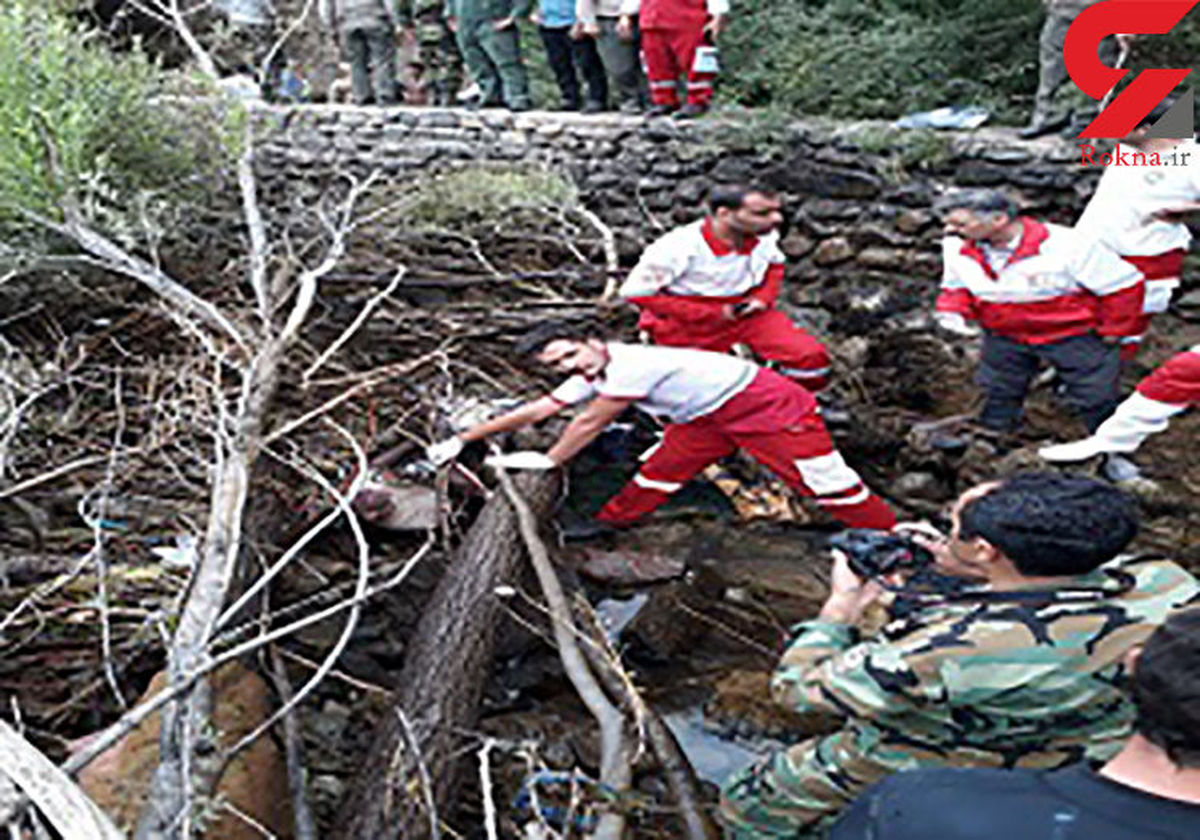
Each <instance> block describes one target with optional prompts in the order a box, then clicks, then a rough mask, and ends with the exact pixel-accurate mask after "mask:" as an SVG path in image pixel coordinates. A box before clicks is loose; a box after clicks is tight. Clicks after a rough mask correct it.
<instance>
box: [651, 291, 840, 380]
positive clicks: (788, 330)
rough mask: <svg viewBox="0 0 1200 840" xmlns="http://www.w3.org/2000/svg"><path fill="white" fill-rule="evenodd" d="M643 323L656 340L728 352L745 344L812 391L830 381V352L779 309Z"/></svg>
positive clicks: (654, 320) (653, 320) (661, 342)
mask: <svg viewBox="0 0 1200 840" xmlns="http://www.w3.org/2000/svg"><path fill="white" fill-rule="evenodd" d="M640 325H641V326H642V327H643V328H644V329H646V330H647V331H648V332H649V333H650V337H651V338H652V339H653V340H654V343H655V344H662V345H664V346H666V347H694V348H696V349H697V350H711V351H713V352H715V353H728V352H729V350H730V349H731V348H732V347H733V345H735V344H745V345H747V346H748V347H749V348H750V350H751V351H752V352H753V353H754V355H755V356H757V357H758V358H759V359H762V360H764V361H769V362H776V363H777V368H776V369H777V370H778V371H779V372H780V373H782V374H783V375H784V376H787V377H788V378H790V379H794V380H796V381H797V382H798V383H800V384H801V385H803V386H804V387H805V388H807V389H808V390H810V391H819V390H821V389H822V388H824V387H825V386H826V385H827V384H828V382H829V354H828V353H827V352H826V351H825V348H824V347H822V346H821V342H819V341H817V340H816V339H815V338H813V337H812V336H811V335H809V334H808V333H806V332H805V331H804V330H802V329H800V328H799V327H797V326H796V325H795V324H793V323H792V322H791V321H790V320H789V319H788V317H787V316H786V315H784V314H783V313H782V312H780V311H779V310H778V309H765V310H763V311H762V312H758V313H755V314H754V315H751V316H750V317H748V318H741V319H739V320H737V321H722V322H714V321H709V322H706V323H704V325H703V326H702V327H701V326H697V325H693V324H689V323H684V322H682V321H667V320H661V319H657V318H653V317H652V318H646V317H645V316H644V315H643V317H642V321H641V323H640Z"/></svg>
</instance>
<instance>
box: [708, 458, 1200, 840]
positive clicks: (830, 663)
mask: <svg viewBox="0 0 1200 840" xmlns="http://www.w3.org/2000/svg"><path fill="white" fill-rule="evenodd" d="M951 522H952V529H951V533H950V536H949V538H947V539H945V540H944V541H938V542H933V541H928V542H926V543H925V544H926V546H927V547H928V548H929V549H930V550H931V551H932V553H933V555H934V562H935V564H936V570H937V571H939V572H941V573H943V574H945V575H947V576H949V577H950V578H961V579H964V580H965V583H962V584H959V585H958V586H955V587H949V586H947V587H945V588H943V589H941V590H936V591H925V592H922V593H908V594H906V595H905V596H904V601H905V603H906V605H907V606H909V607H913V608H912V609H910V611H909V612H907V614H906V615H905V616H904V618H903V619H902V620H897V621H894V622H892V623H891V624H889V625H887V626H886V627H884V628H883V630H882V631H881V632H880V633H879V634H878V635H877V636H875V637H872V638H868V639H860V638H859V633H858V630H857V629H856V628H855V622H856V621H857V620H858V619H859V617H860V616H861V614H862V612H863V610H864V609H865V607H866V606H867V605H868V604H870V603H871V602H873V601H874V600H876V599H877V598H878V597H879V596H880V595H881V594H882V593H883V589H882V588H881V587H880V585H879V584H878V583H876V582H873V581H864V580H860V579H859V578H857V577H856V576H855V575H854V574H853V572H851V571H850V567H849V565H848V563H847V562H846V559H845V558H844V557H841V556H838V557H835V560H834V565H833V574H832V581H831V588H832V591H831V594H830V596H829V599H828V600H827V601H826V602H825V605H824V607H823V608H822V610H821V612H820V614H819V615H818V617H817V618H816V619H814V620H812V621H806V622H802V623H801V624H799V625H797V626H796V628H795V629H794V632H795V635H794V637H793V638H792V640H791V643H790V644H789V645H788V647H787V650H786V651H785V653H784V654H783V658H782V660H781V661H780V663H779V666H778V667H777V669H776V671H775V674H774V676H773V678H772V681H771V692H772V695H773V697H774V698H775V700H777V701H778V702H780V703H782V704H784V705H785V706H788V707H789V708H792V709H796V710H799V711H802V712H805V711H810V710H821V711H826V712H832V713H834V714H837V715H841V716H844V717H845V718H846V722H845V724H844V725H843V727H842V729H841V730H839V731H838V732H836V733H834V734H832V735H826V736H823V737H819V738H816V739H813V740H810V741H806V742H803V743H801V744H798V745H796V746H793V747H791V748H789V749H787V750H785V751H781V752H778V753H775V754H773V755H770V756H768V757H766V758H765V759H764V760H763V761H762V762H760V763H759V764H757V765H755V766H751V767H749V768H747V769H746V770H743V771H741V772H740V773H738V774H736V775H735V776H734V778H733V779H732V780H731V781H730V782H729V783H728V784H727V786H726V788H725V790H724V791H723V792H722V795H721V806H720V814H721V817H722V819H723V821H724V822H725V824H726V827H727V829H728V833H727V837H731V838H736V840H749V838H781V837H786V838H807V837H821V836H823V834H824V831H825V830H826V829H827V828H828V826H829V823H830V821H831V820H832V819H833V818H834V817H836V816H837V814H838V813H839V812H840V811H841V810H842V809H843V808H845V807H846V806H847V805H848V804H849V803H850V802H851V801H853V800H854V799H855V797H857V796H858V794H859V793H861V792H862V791H863V790H864V789H865V788H866V787H867V786H868V785H871V784H873V783H874V782H877V781H879V780H880V779H882V778H884V777H885V776H887V775H889V774H891V773H895V772H897V771H900V770H909V769H914V768H919V767H931V766H948V765H950V766H979V767H1007V768H1011V767H1047V768H1054V767H1061V766H1064V765H1068V764H1073V763H1075V762H1078V761H1081V760H1083V759H1085V758H1093V757H1094V758H1108V757H1110V756H1111V755H1112V754H1113V753H1115V752H1116V751H1117V750H1118V749H1119V748H1120V745H1121V741H1122V739H1124V738H1125V737H1127V736H1128V735H1129V732H1130V726H1131V724H1132V721H1133V708H1132V706H1131V705H1130V704H1129V703H1128V702H1127V701H1126V699H1125V698H1124V696H1123V694H1122V691H1121V686H1120V683H1121V680H1122V678H1123V676H1124V665H1123V661H1124V656H1125V653H1126V652H1127V651H1128V650H1129V649H1130V648H1132V647H1133V646H1134V645H1137V644H1140V643H1141V642H1143V641H1144V640H1145V639H1146V638H1147V637H1148V636H1149V635H1150V634H1151V632H1153V630H1154V629H1155V627H1157V626H1158V625H1160V624H1161V623H1162V622H1163V621H1164V620H1165V618H1166V617H1167V615H1168V614H1169V613H1170V612H1171V611H1172V610H1174V609H1175V608H1176V607H1178V606H1180V605H1183V604H1184V603H1186V602H1188V601H1189V600H1190V599H1194V598H1196V596H1197V593H1200V585H1198V584H1197V582H1196V580H1195V579H1194V578H1192V576H1191V575H1189V574H1188V573H1187V572H1185V571H1184V570H1183V569H1181V568H1180V567H1179V566H1177V565H1175V564H1174V563H1171V562H1168V561H1165V560H1139V559H1136V558H1118V557H1117V554H1118V552H1120V551H1122V550H1123V549H1124V548H1125V546H1126V545H1128V544H1129V542H1130V540H1132V539H1133V537H1134V536H1135V534H1136V533H1137V529H1138V525H1137V517H1136V508H1135V506H1134V503H1133V501H1132V499H1130V498H1129V497H1128V496H1126V495H1125V494H1124V493H1122V492H1121V491H1120V490H1118V489H1116V488H1114V487H1112V486H1111V485H1108V484H1106V483H1104V482H1101V481H1097V480H1095V479H1091V478H1085V477H1082V476H1069V475H1058V474H1054V473H1028V474H1023V475H1017V476H1014V477H1012V478H1009V479H1005V480H1001V481H996V482H990V483H987V484H982V485H979V486H978V487H975V488H973V489H971V490H968V491H967V492H966V493H964V494H963V495H962V496H960V497H959V499H958V500H957V501H956V502H955V505H954V509H953V511H952V514H951Z"/></svg>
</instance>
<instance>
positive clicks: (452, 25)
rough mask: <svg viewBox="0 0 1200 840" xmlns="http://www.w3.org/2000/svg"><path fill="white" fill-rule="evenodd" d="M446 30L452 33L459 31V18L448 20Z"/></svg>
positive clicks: (449, 18)
mask: <svg viewBox="0 0 1200 840" xmlns="http://www.w3.org/2000/svg"><path fill="white" fill-rule="evenodd" d="M446 28H447V29H449V30H450V31H451V32H457V31H458V18H452V17H448V18H446Z"/></svg>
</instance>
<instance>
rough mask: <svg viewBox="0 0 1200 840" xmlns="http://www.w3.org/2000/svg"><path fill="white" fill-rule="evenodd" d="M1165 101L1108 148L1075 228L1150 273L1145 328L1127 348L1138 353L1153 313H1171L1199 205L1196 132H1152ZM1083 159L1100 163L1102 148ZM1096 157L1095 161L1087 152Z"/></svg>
mask: <svg viewBox="0 0 1200 840" xmlns="http://www.w3.org/2000/svg"><path fill="white" fill-rule="evenodd" d="M1166 111H1167V108H1165V107H1162V106H1160V107H1157V108H1155V109H1154V110H1153V111H1151V112H1150V113H1149V114H1148V115H1147V116H1146V118H1145V119H1144V120H1143V121H1142V123H1141V124H1140V125H1139V126H1138V127H1137V128H1136V129H1135V130H1134V132H1133V133H1132V134H1131V135H1129V136H1128V137H1125V138H1124V139H1122V140H1121V142H1120V143H1119V144H1117V147H1116V148H1115V149H1113V151H1112V152H1110V153H1109V154H1111V155H1112V164H1111V165H1109V166H1105V167H1104V174H1103V175H1102V176H1100V183H1099V184H1097V185H1096V192H1095V193H1094V194H1093V195H1092V199H1091V201H1089V202H1088V205H1087V207H1086V208H1084V211H1083V215H1081V216H1080V217H1079V221H1078V222H1076V223H1075V229H1076V230H1077V231H1079V232H1080V233H1082V234H1084V235H1085V236H1089V237H1092V238H1094V239H1098V240H1099V241H1100V242H1102V243H1104V244H1105V245H1107V246H1108V247H1109V248H1111V249H1112V250H1114V251H1116V252H1117V253H1118V254H1120V255H1121V257H1122V258H1123V259H1125V260H1126V261H1128V262H1130V263H1132V264H1133V265H1134V266H1136V267H1137V269H1138V270H1139V271H1141V272H1142V275H1143V276H1144V277H1145V279H1146V301H1145V304H1144V306H1143V315H1142V319H1141V325H1140V329H1139V330H1138V333H1137V334H1136V335H1133V336H1130V337H1129V338H1128V339H1126V343H1125V346H1124V347H1123V348H1122V350H1123V352H1122V355H1123V356H1124V357H1125V358H1127V359H1132V358H1133V357H1134V356H1135V355H1137V350H1138V344H1139V342H1140V341H1141V338H1142V334H1144V333H1145V331H1146V328H1147V327H1148V326H1149V325H1150V318H1151V317H1152V316H1153V315H1155V314H1157V313H1159V312H1165V311H1166V310H1167V306H1168V305H1169V304H1170V302H1171V294H1172V293H1173V292H1174V291H1175V289H1176V288H1177V287H1178V286H1179V282H1180V278H1181V276H1182V274H1183V258H1184V256H1185V255H1186V254H1187V249H1188V245H1189V244H1190V243H1191V241H1192V235H1191V232H1190V231H1189V230H1188V227H1187V225H1186V224H1184V222H1183V218H1184V217H1185V216H1186V215H1187V214H1189V213H1196V212H1198V211H1200V146H1198V145H1197V144H1196V141H1195V140H1194V139H1192V138H1191V137H1188V138H1185V139H1175V138H1170V137H1148V136H1147V134H1148V132H1149V131H1150V129H1151V127H1152V126H1153V125H1154V123H1155V122H1157V121H1158V119H1159V118H1160V117H1162V116H1163V114H1164V113H1166ZM1081 148H1082V149H1083V157H1084V162H1085V163H1088V162H1096V163H1100V158H1101V157H1102V155H1101V153H1100V152H1099V151H1092V147H1091V146H1090V145H1088V144H1084V145H1083V146H1082V147H1081ZM1089 158H1091V159H1092V161H1089V160H1088V159H1089Z"/></svg>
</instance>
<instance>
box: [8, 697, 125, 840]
mask: <svg viewBox="0 0 1200 840" xmlns="http://www.w3.org/2000/svg"><path fill="white" fill-rule="evenodd" d="M0 771H3V772H2V773H0V778H2V777H4V776H7V777H9V778H11V779H12V780H13V781H14V782H15V783H16V784H17V786H18V787H20V788H21V789H22V790H23V791H24V792H25V794H26V795H27V796H28V797H29V799H31V800H33V802H34V803H35V804H36V805H37V807H38V809H39V810H40V811H41V812H42V813H43V814H44V815H45V816H46V818H47V819H48V820H49V821H50V823H51V824H52V825H53V826H54V828H55V830H56V831H58V833H59V834H60V835H61V836H62V837H63V838H64V840H122V838H123V836H124V835H122V834H121V832H120V831H118V830H117V828H116V826H114V825H113V824H112V821H111V820H109V818H108V816H107V815H106V814H105V813H104V811H102V810H100V808H99V807H98V806H97V805H96V804H95V803H94V802H92V801H91V800H90V799H88V797H87V794H85V793H84V792H83V791H82V790H80V789H79V787H78V786H77V785H76V784H75V783H74V782H72V781H71V779H70V777H68V776H67V774H66V773H64V772H63V771H62V770H60V769H59V768H57V767H55V766H54V763H53V762H52V761H50V759H48V758H46V756H44V755H43V754H42V753H41V752H40V751H39V750H38V749H37V748H36V747H34V746H33V745H32V744H30V743H29V742H28V741H26V740H25V739H24V738H22V737H21V736H20V735H19V734H17V732H16V730H14V729H13V728H12V727H11V726H9V725H8V724H7V723H6V722H5V721H3V720H0ZM17 801H19V802H20V803H21V806H23V805H24V799H23V798H21V799H20V800H17ZM8 804H10V806H11V805H12V804H14V802H13V801H10V802H9V803H8ZM7 821H8V820H5V822H7ZM18 836H19V834H18Z"/></svg>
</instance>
